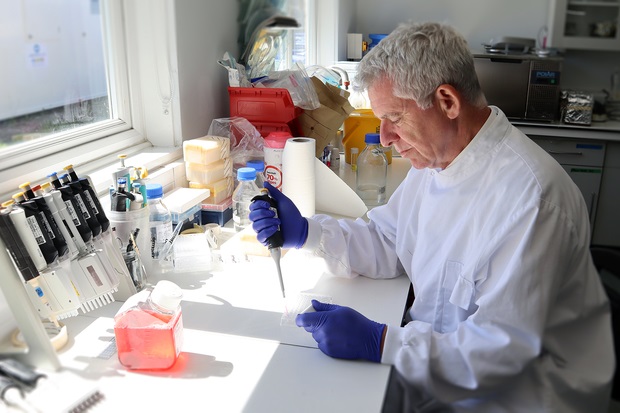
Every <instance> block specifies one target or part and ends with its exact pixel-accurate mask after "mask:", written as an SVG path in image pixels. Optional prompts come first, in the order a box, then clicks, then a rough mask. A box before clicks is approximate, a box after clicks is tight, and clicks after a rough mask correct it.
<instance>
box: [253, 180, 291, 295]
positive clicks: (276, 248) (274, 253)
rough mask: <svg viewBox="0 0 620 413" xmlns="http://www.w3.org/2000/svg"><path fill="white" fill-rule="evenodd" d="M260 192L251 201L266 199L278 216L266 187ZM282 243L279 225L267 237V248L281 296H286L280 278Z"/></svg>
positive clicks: (274, 202)
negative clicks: (274, 265)
mask: <svg viewBox="0 0 620 413" xmlns="http://www.w3.org/2000/svg"><path fill="white" fill-rule="evenodd" d="M260 191H261V194H260V195H256V196H255V197H254V198H252V202H254V201H256V200H261V201H267V202H268V203H269V205H270V208H269V209H271V210H272V211H273V212H274V213H275V214H276V215H275V217H276V218H277V217H278V209H277V204H276V201H274V200H273V198H272V197H270V196H269V190H268V189H267V188H261V190H260ZM282 244H284V240H283V239H282V232H280V227H278V230H277V231H276V232H274V233H273V234H272V235H271V236H270V237H269V238H267V248H269V253H270V254H271V258H273V261H274V262H275V263H276V270H277V271H278V278H279V280H280V289H281V290H282V298H286V293H285V292H284V281H283V280H282V268H281V267H280V258H281V257H282Z"/></svg>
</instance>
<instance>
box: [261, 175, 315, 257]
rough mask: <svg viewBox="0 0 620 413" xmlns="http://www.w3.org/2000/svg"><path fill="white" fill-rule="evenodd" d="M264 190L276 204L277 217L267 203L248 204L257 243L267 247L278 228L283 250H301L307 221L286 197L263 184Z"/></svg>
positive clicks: (306, 230) (305, 236)
mask: <svg viewBox="0 0 620 413" xmlns="http://www.w3.org/2000/svg"><path fill="white" fill-rule="evenodd" d="M265 188H267V189H268V190H269V195H270V196H271V197H272V198H273V200H274V201H275V202H276V209H277V210H278V217H276V213H275V212H274V211H273V210H272V209H271V205H269V202H267V201H263V200H256V201H254V202H252V203H251V204H250V220H251V221H252V228H253V229H254V231H255V232H256V238H257V239H258V241H259V242H260V243H261V244H263V245H267V238H269V237H271V236H272V235H273V234H274V233H275V232H276V231H277V230H278V226H279V227H280V232H281V233H282V240H283V241H284V243H283V245H282V246H283V247H284V248H301V247H303V245H304V244H305V242H306V239H307V238H308V221H307V220H306V218H304V217H302V216H301V213H300V212H299V209H297V207H296V206H295V204H294V203H293V201H291V200H290V199H289V198H288V197H287V196H286V195H284V194H283V193H282V192H280V191H278V190H277V189H276V188H274V187H273V186H272V185H271V184H270V183H269V182H265Z"/></svg>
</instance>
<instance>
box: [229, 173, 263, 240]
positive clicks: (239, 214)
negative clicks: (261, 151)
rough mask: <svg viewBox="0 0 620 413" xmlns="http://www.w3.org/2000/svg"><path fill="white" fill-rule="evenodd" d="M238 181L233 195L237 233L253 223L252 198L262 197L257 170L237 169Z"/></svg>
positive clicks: (234, 220) (234, 221)
mask: <svg viewBox="0 0 620 413" xmlns="http://www.w3.org/2000/svg"><path fill="white" fill-rule="evenodd" d="M237 180H238V181H239V184H238V185H237V187H236V188H235V191H234V192H233V195H232V202H233V224H234V227H235V231H241V230H242V229H244V228H245V227H247V226H248V225H250V223H251V221H250V204H251V203H252V198H254V197H255V196H256V195H260V190H259V189H258V187H257V186H256V182H255V180H256V169H254V168H248V167H244V168H239V169H237Z"/></svg>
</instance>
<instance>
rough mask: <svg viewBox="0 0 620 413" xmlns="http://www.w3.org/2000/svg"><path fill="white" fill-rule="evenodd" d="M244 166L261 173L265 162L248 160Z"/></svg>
mask: <svg viewBox="0 0 620 413" xmlns="http://www.w3.org/2000/svg"><path fill="white" fill-rule="evenodd" d="M246 166H247V167H248V168H254V169H256V172H263V171H264V170H265V162H263V161H261V160H250V161H248V162H247V163H246Z"/></svg>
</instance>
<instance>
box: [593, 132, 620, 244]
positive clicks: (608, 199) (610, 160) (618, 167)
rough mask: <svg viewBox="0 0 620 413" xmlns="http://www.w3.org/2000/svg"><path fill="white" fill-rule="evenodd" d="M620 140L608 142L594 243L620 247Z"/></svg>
mask: <svg viewBox="0 0 620 413" xmlns="http://www.w3.org/2000/svg"><path fill="white" fill-rule="evenodd" d="M618 182H620V142H607V147H606V149H605V167H604V169H603V180H602V181H601V191H600V197H599V202H598V208H597V211H596V222H595V224H594V231H593V236H592V244H595V245H607V246H613V247H620V212H619V210H620V208H619V206H620V191H618Z"/></svg>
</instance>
